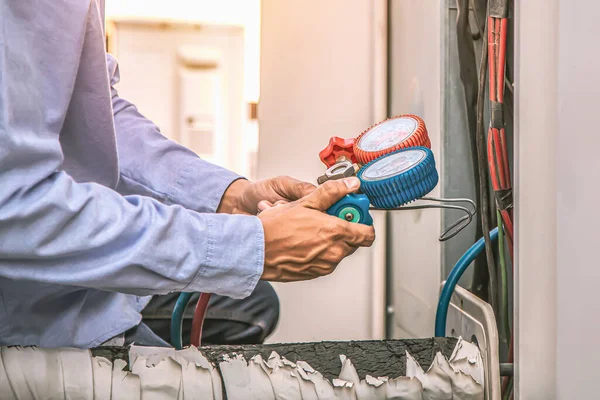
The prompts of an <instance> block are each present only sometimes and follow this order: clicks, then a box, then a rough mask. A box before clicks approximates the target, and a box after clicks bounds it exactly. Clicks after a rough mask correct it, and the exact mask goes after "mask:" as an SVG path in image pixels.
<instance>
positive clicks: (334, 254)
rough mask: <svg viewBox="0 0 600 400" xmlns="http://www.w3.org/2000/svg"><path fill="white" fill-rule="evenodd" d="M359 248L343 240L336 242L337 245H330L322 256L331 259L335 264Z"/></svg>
mask: <svg viewBox="0 0 600 400" xmlns="http://www.w3.org/2000/svg"><path fill="white" fill-rule="evenodd" d="M356 250H357V247H354V246H350V245H349V244H347V243H344V242H341V243H338V244H336V245H335V246H330V247H328V248H327V249H326V250H325V251H324V253H323V255H322V258H323V259H324V260H326V261H329V262H331V263H334V264H339V263H340V262H341V261H342V260H343V259H344V258H346V257H348V256H349V255H351V254H353V253H354V252H355V251H356Z"/></svg>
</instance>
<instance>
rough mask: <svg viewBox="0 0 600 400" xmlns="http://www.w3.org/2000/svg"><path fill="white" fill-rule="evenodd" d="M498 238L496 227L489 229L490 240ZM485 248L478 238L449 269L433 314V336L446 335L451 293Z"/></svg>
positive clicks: (482, 241) (482, 240)
mask: <svg viewBox="0 0 600 400" xmlns="http://www.w3.org/2000/svg"><path fill="white" fill-rule="evenodd" d="M497 238H498V228H495V229H493V230H492V231H490V241H492V240H496V239H497ZM484 248H485V240H484V238H481V239H479V240H478V241H477V242H476V243H475V244H474V245H473V246H471V248H470V249H469V250H467V252H466V253H465V254H463V256H462V257H461V258H460V259H459V260H458V262H457V263H456V265H454V267H453V268H452V271H450V274H449V275H448V279H446V283H445V284H444V288H443V289H442V293H441V295H440V300H439V302H438V307H437V312H436V314H435V336H436V337H444V336H446V321H447V319H448V308H449V307H450V300H451V299H452V293H454V289H455V288H456V285H457V284H458V281H459V280H460V278H461V277H462V275H463V273H464V272H465V271H466V270H467V268H468V267H469V265H471V263H472V262H473V261H474V260H475V258H476V257H477V256H478V255H479V254H480V253H481V251H482V250H483V249H484Z"/></svg>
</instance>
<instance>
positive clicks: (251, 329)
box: [125, 281, 279, 347]
mask: <svg viewBox="0 0 600 400" xmlns="http://www.w3.org/2000/svg"><path fill="white" fill-rule="evenodd" d="M178 297H179V293H171V294H167V295H163V296H154V297H153V298H152V300H151V301H150V303H149V304H148V306H147V307H146V308H145V309H144V311H142V323H141V324H140V325H138V326H137V327H135V328H133V329H131V330H129V331H128V332H126V333H125V343H126V344H131V343H133V342H135V343H136V344H137V345H141V346H158V347H163V346H169V343H170V342H171V333H170V329H171V328H170V327H171V313H172V312H173V307H174V306H175V303H176V302H177V298H178ZM198 297H199V294H197V293H196V294H194V296H192V300H191V301H190V303H189V305H188V308H187V309H186V312H185V314H184V319H183V331H182V334H183V343H184V345H188V344H189V343H190V331H191V329H192V319H193V316H194V309H195V305H196V302H197V301H198ZM278 320H279V299H278V298H277V294H276V293H275V290H274V289H273V287H272V286H271V285H270V284H269V283H268V282H263V281H259V282H258V284H257V285H256V288H255V289H254V291H253V292H252V294H251V295H250V296H249V297H247V298H245V299H242V300H234V299H231V298H229V297H223V296H217V295H212V297H211V299H210V303H209V304H208V310H207V312H206V317H205V319H204V327H203V329H202V344H203V345H209V344H261V343H263V342H264V340H265V339H266V338H267V336H269V335H270V334H271V333H273V331H274V330H275V327H276V326H277V322H278Z"/></svg>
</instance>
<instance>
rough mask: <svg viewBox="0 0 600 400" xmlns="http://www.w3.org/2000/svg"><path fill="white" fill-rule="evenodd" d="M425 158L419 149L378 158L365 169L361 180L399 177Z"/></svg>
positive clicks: (424, 154)
mask: <svg viewBox="0 0 600 400" xmlns="http://www.w3.org/2000/svg"><path fill="white" fill-rule="evenodd" d="M426 156H427V153H425V151H423V150H421V149H410V150H405V151H401V152H398V153H394V154H392V155H389V156H387V157H383V158H380V159H379V160H377V161H375V162H374V163H373V164H371V165H369V166H368V167H366V169H365V170H364V172H363V173H362V179H366V180H370V181H375V180H380V179H386V178H389V177H391V176H396V175H399V174H401V173H403V172H405V171H408V170H409V169H411V168H413V167H414V166H415V165H418V164H419V163H420V162H421V161H422V160H423V159H424V158H425V157H426Z"/></svg>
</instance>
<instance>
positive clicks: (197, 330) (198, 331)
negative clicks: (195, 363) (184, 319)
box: [190, 293, 210, 347]
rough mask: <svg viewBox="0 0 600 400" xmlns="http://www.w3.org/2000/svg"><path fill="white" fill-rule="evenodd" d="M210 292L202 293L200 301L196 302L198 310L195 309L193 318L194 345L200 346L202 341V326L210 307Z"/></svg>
mask: <svg viewBox="0 0 600 400" xmlns="http://www.w3.org/2000/svg"><path fill="white" fill-rule="evenodd" d="M209 300H210V293H200V298H199V299H198V303H196V311H194V319H193V320H192V332H191V335H190V341H191V342H192V346H196V347H199V346H200V343H201V342H202V326H203V325H204V316H205V314H206V309H207V308H208V302H209Z"/></svg>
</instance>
